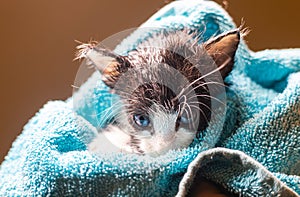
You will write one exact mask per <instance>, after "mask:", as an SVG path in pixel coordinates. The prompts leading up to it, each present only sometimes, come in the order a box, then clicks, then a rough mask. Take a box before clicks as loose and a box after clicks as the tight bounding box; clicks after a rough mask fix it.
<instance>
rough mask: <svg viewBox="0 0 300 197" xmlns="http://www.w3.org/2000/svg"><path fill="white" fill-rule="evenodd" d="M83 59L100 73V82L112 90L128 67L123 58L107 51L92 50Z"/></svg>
mask: <svg viewBox="0 0 300 197" xmlns="http://www.w3.org/2000/svg"><path fill="white" fill-rule="evenodd" d="M85 58H87V60H88V61H89V62H90V64H92V65H93V66H95V68H96V69H97V70H98V71H99V72H100V73H101V75H102V81H103V82H104V83H105V84H106V85H107V86H108V87H110V88H111V89H113V88H114V86H115V84H116V83H117V81H118V79H119V77H120V76H121V74H123V73H124V72H126V71H127V70H128V68H129V67H130V64H129V63H128V62H127V61H126V60H125V58H124V56H119V55H117V54H115V53H113V52H112V51H110V50H107V49H102V48H92V49H90V50H89V51H87V53H86V54H85Z"/></svg>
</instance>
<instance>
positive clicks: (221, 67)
mask: <svg viewBox="0 0 300 197" xmlns="http://www.w3.org/2000/svg"><path fill="white" fill-rule="evenodd" d="M230 61H231V58H230V57H228V58H227V60H226V61H224V63H223V64H222V65H221V66H219V67H217V68H216V69H214V70H213V71H211V72H209V73H207V74H205V75H203V76H201V77H199V78H198V79H196V80H195V81H193V82H192V83H190V84H188V86H187V87H185V88H184V89H187V88H189V87H191V86H192V85H193V84H195V83H197V82H198V81H200V80H202V79H204V78H205V77H207V76H209V75H211V74H213V73H215V72H218V71H220V70H222V69H223V68H224V67H226V65H227V64H228V63H229V62H230Z"/></svg>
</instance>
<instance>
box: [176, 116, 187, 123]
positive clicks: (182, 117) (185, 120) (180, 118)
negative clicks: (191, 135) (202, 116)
mask: <svg viewBox="0 0 300 197" xmlns="http://www.w3.org/2000/svg"><path fill="white" fill-rule="evenodd" d="M178 121H179V122H181V123H183V124H188V123H189V122H190V121H189V119H188V118H187V117H186V116H180V117H178Z"/></svg>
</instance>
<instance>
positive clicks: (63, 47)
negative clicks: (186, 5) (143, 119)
mask: <svg viewBox="0 0 300 197" xmlns="http://www.w3.org/2000/svg"><path fill="white" fill-rule="evenodd" d="M191 1H192V0H191ZM219 2H221V1H219ZM228 2H229V8H228V11H229V12H230V14H231V15H232V16H233V18H234V20H235V21H236V23H237V24H240V21H241V18H242V17H243V18H244V20H245V22H246V26H248V27H250V28H251V30H252V31H251V33H250V34H249V36H247V38H246V39H247V40H248V44H249V46H250V48H251V49H253V50H261V49H265V48H288V47H300V39H299V35H300V25H299V19H300V12H299V9H300V1H299V0H289V1H282V0H273V1H261V0H248V1H240V0H229V1H228ZM163 5H164V2H163V0H147V1H142V0H126V1H117V0H105V1H104V0H86V1H73V0H51V1H40V0H26V1H6V2H4V1H2V3H1V7H0V28H1V32H0V35H1V36H0V44H1V46H0V57H1V72H0V87H1V97H0V99H1V100H0V109H1V113H0V162H1V161H2V159H3V157H4V156H5V155H6V153H7V151H8V149H9V147H10V146H11V143H12V141H13V140H14V139H15V138H16V136H17V135H18V134H19V133H20V132H21V131H22V127H23V125H24V124H25V123H26V122H27V121H28V119H29V118H30V117H32V116H33V115H34V114H35V112H36V111H37V110H38V109H39V108H40V107H42V105H43V104H44V103H46V102H47V101H48V100H55V99H66V98H68V97H69V96H71V93H72V88H71V85H72V83H73V81H74V78H75V74H76V71H77V68H78V66H79V63H78V62H73V61H72V59H73V58H74V52H75V46H76V43H75V42H74V40H81V41H88V40H89V39H90V38H94V39H96V40H102V39H104V38H106V37H108V36H109V35H111V34H114V33H117V32H119V31H121V30H124V29H127V28H131V27H136V26H138V25H139V24H141V23H142V22H143V21H145V20H146V19H147V18H148V17H149V16H151V14H153V13H154V12H155V11H156V10H158V8H160V7H161V6H163Z"/></svg>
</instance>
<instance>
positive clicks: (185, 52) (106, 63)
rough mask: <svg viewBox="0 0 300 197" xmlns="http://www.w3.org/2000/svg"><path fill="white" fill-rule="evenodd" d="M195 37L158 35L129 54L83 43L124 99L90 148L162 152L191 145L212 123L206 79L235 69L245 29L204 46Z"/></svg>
mask: <svg viewBox="0 0 300 197" xmlns="http://www.w3.org/2000/svg"><path fill="white" fill-rule="evenodd" d="M195 35H196V34H193V33H188V31H173V32H162V33H158V34H156V35H154V36H153V37H152V38H149V39H148V40H147V41H145V42H143V43H142V44H140V45H139V46H138V47H137V49H136V50H133V51H130V52H129V53H128V54H127V55H125V56H121V55H118V54H115V53H113V52H111V51H109V50H106V49H102V48H99V47H97V46H95V45H85V46H82V47H81V48H82V49H83V50H82V51H81V53H80V56H81V57H82V56H83V57H85V58H86V59H87V62H88V63H89V64H92V65H93V66H95V67H96V68H97V70H98V71H100V73H101V76H102V80H103V82H104V83H105V84H106V85H107V86H108V87H110V88H111V90H112V92H113V93H115V94H117V95H118V96H119V97H120V101H119V102H118V103H116V104H115V105H114V108H115V109H111V110H112V111H114V112H117V113H116V114H115V117H114V121H113V122H112V123H111V124H109V125H108V126H107V127H106V128H103V129H102V130H101V131H99V134H98V136H97V137H96V138H95V139H94V141H93V142H92V143H91V144H89V150H90V151H92V152H95V153H105V152H128V153H137V154H149V155H154V156H157V155H160V154H163V153H165V152H167V151H168V150H171V149H178V148H184V147H187V146H189V145H190V144H191V142H192V141H193V139H194V138H195V137H196V136H197V135H199V134H200V133H201V132H202V131H203V130H204V129H205V128H206V127H207V126H208V124H209V121H210V118H211V95H210V91H209V88H208V82H207V81H206V80H205V77H206V76H208V75H210V73H209V72H210V71H211V73H215V72H219V73H220V75H221V77H222V80H223V79H224V78H225V77H226V76H227V75H228V74H229V73H230V71H231V70H232V67H233V64H234V56H235V52H236V50H237V48H238V44H239V41H240V31H239V30H238V29H236V30H232V31H229V32H226V33H224V34H222V35H219V36H217V37H214V38H212V39H210V40H209V41H207V42H205V43H203V44H201V45H198V41H199V40H198V38H197V37H196V36H195ZM213 66H215V68H214V67H213ZM216 84H217V83H216ZM107 139H109V140H107Z"/></svg>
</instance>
